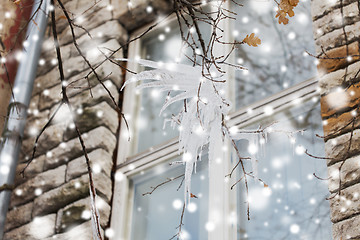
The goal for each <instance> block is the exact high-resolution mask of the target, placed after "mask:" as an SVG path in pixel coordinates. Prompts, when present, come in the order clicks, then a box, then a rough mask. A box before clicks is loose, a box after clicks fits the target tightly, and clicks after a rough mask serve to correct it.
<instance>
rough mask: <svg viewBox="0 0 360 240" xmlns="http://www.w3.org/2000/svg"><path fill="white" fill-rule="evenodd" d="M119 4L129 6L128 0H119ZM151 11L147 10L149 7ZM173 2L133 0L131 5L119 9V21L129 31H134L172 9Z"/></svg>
mask: <svg viewBox="0 0 360 240" xmlns="http://www.w3.org/2000/svg"><path fill="white" fill-rule="evenodd" d="M118 2H119V5H121V6H127V3H128V1H127V0H120V1H118ZM149 6H150V7H151V11H147V7H149ZM172 7H173V4H172V3H171V2H169V1H165V0H132V1H131V7H121V8H120V9H119V11H118V12H119V13H118V14H119V18H118V19H119V21H120V23H121V24H122V25H123V26H125V28H126V29H127V30H128V31H133V30H135V29H137V28H139V27H142V26H144V25H145V24H147V23H151V22H153V21H154V20H155V19H156V18H157V17H158V16H159V15H161V14H166V13H168V12H170V11H171V9H172Z"/></svg>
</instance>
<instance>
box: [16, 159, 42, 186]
mask: <svg viewBox="0 0 360 240" xmlns="http://www.w3.org/2000/svg"><path fill="white" fill-rule="evenodd" d="M44 162H45V155H41V156H39V157H38V158H35V159H34V160H33V161H32V162H31V164H30V165H29V166H28V167H27V168H26V170H25V174H24V177H23V176H22V175H21V174H20V173H21V171H22V170H23V169H24V168H25V167H26V165H27V163H20V164H18V165H17V166H16V174H15V184H16V185H20V184H21V183H24V182H26V181H27V180H29V179H31V178H33V177H35V176H36V175H37V174H39V173H41V172H42V171H43V168H44Z"/></svg>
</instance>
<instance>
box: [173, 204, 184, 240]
mask: <svg viewBox="0 0 360 240" xmlns="http://www.w3.org/2000/svg"><path fill="white" fill-rule="evenodd" d="M185 208H186V205H185V202H184V204H183V207H182V211H181V216H180V224H179V226H178V227H177V229H178V232H177V233H176V234H175V235H174V236H172V237H171V238H170V239H169V240H172V239H174V238H176V239H177V240H180V239H182V238H181V233H182V232H181V230H182V226H183V225H184V222H183V221H184V215H185Z"/></svg>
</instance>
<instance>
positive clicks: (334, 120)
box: [323, 110, 360, 141]
mask: <svg viewBox="0 0 360 240" xmlns="http://www.w3.org/2000/svg"><path fill="white" fill-rule="evenodd" d="M353 111H354V112H353ZM353 111H351V112H345V113H343V114H335V115H333V116H332V117H330V118H328V119H326V121H327V124H326V125H323V128H324V136H325V140H326V141H327V140H329V139H330V138H334V137H337V136H339V135H341V134H344V133H347V132H350V131H351V130H352V129H353V128H354V129H357V128H359V127H360V119H359V118H358V117H355V115H354V113H355V111H356V110H353ZM352 121H354V125H353V124H352ZM349 123H351V124H349Z"/></svg>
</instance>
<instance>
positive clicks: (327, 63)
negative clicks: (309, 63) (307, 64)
mask: <svg viewBox="0 0 360 240" xmlns="http://www.w3.org/2000/svg"><path fill="white" fill-rule="evenodd" d="M358 53H359V43H358V42H353V43H351V44H349V45H347V46H341V47H338V48H334V49H330V50H329V51H327V52H325V54H326V55H325V54H322V55H321V57H324V58H325V59H320V60H319V64H318V66H317V68H318V70H319V71H320V72H326V73H328V72H333V71H335V70H338V69H341V68H345V67H346V66H348V65H349V64H351V63H353V62H355V61H357V60H359V57H356V56H355V55H358ZM352 55H354V57H352V58H351V60H350V59H348V58H347V56H352ZM331 58H332V59H331ZM339 58H342V59H339Z"/></svg>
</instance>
